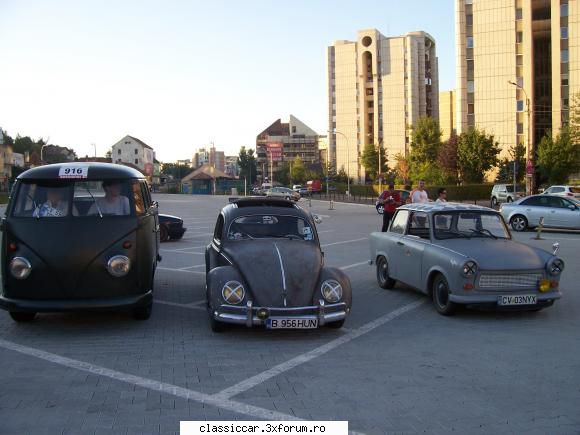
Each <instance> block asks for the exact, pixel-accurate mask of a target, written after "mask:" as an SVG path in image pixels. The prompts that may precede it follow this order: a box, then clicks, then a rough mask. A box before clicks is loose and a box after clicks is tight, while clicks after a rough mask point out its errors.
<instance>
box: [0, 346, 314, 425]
mask: <svg viewBox="0 0 580 435" xmlns="http://www.w3.org/2000/svg"><path fill="white" fill-rule="evenodd" d="M0 347H1V348H3V349H6V350H11V351H14V352H18V353H20V354H23V355H27V356H30V357H33V358H37V359H41V360H44V361H48V362H50V363H53V364H57V365H60V366H63V367H68V368H71V369H75V370H79V371H83V372H86V373H91V374H93V375H98V376H104V377H107V378H110V379H114V380H117V381H120V382H125V383H127V384H131V385H135V386H137V387H141V388H145V389H147V390H151V391H156V392H159V393H164V394H169V395H171V396H175V397H179V398H181V399H185V400H193V401H196V402H199V403H202V404H206V405H212V406H215V407H217V408H221V409H224V410H227V411H232V412H235V413H237V414H242V415H247V416H250V417H254V418H258V419H263V420H284V421H290V420H295V421H303V419H301V418H298V417H294V416H292V415H287V414H283V413H281V412H277V411H272V410H269V409H265V408H260V407H257V406H253V405H248V404H245V403H242V402H237V401H234V400H229V399H223V398H221V397H216V396H215V395H210V394H205V393H201V392H199V391H194V390H189V389H187V388H183V387H178V386H177V385H172V384H168V383H166V382H159V381H155V380H153V379H147V378H143V377H141V376H135V375H131V374H129V373H123V372H119V371H116V370H111V369H108V368H106V367H101V366H98V365H95V364H90V363H88V362H84V361H79V360H76V359H72V358H67V357H64V356H60V355H57V354H54V353H50V352H45V351H43V350H40V349H35V348H32V347H28V346H23V345H20V344H17V343H13V342H10V341H6V340H2V339H0Z"/></svg>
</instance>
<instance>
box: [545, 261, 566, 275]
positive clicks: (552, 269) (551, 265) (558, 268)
mask: <svg viewBox="0 0 580 435" xmlns="http://www.w3.org/2000/svg"><path fill="white" fill-rule="evenodd" d="M547 269H548V273H550V275H560V274H561V273H562V271H563V270H564V260H562V259H561V258H554V259H552V260H550V261H549V262H548V266H547Z"/></svg>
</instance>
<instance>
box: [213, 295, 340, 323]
mask: <svg viewBox="0 0 580 435" xmlns="http://www.w3.org/2000/svg"><path fill="white" fill-rule="evenodd" d="M349 311H350V308H349V307H347V305H346V303H344V302H340V303H338V304H328V305H327V304H326V303H325V302H324V300H322V299H321V300H320V301H319V302H318V305H312V306H305V307H292V308H281V307H255V306H254V305H253V303H252V301H248V302H247V304H246V305H245V306H235V305H227V304H222V305H220V306H219V307H218V308H216V309H214V310H213V313H212V315H213V318H214V319H215V320H217V321H220V322H225V323H235V324H238V325H246V326H248V327H252V326H263V325H265V324H266V320H268V319H269V318H285V319H297V320H314V319H318V326H323V325H325V324H327V323H332V322H337V321H340V320H343V319H345V318H346V316H347V315H348V313H349ZM258 312H260V315H258ZM264 313H267V315H266V316H264Z"/></svg>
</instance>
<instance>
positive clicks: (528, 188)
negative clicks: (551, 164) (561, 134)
mask: <svg viewBox="0 0 580 435" xmlns="http://www.w3.org/2000/svg"><path fill="white" fill-rule="evenodd" d="M508 83H509V84H510V85H513V86H515V87H516V88H518V89H521V90H522V92H523V93H524V95H525V96H526V111H527V118H528V152H527V162H526V194H527V195H531V194H532V193H533V192H534V174H533V173H532V174H530V175H531V176H530V177H528V173H527V163H528V162H533V160H534V159H533V155H534V153H532V140H531V139H532V138H531V134H530V128H531V123H530V114H531V111H530V98H529V97H528V93H527V92H526V90H525V89H524V88H523V86H520V85H519V84H518V83H516V82H512V81H511V80H508ZM532 164H533V163H532ZM514 169H515V163H514ZM528 178H529V180H528ZM515 190H516V186H515V176H514V193H515Z"/></svg>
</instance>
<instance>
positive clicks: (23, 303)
mask: <svg viewBox="0 0 580 435" xmlns="http://www.w3.org/2000/svg"><path fill="white" fill-rule="evenodd" d="M152 302H153V292H152V291H151V290H149V291H148V292H146V293H142V294H139V295H135V296H123V297H117V298H96V299H45V300H42V299H40V300H37V299H12V298H6V297H4V296H2V295H0V308H2V309H4V310H6V311H15V312H26V311H33V312H39V313H42V312H44V313H50V312H63V311H79V310H99V309H112V308H123V307H136V306H145V305H149V304H151V303H152Z"/></svg>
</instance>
